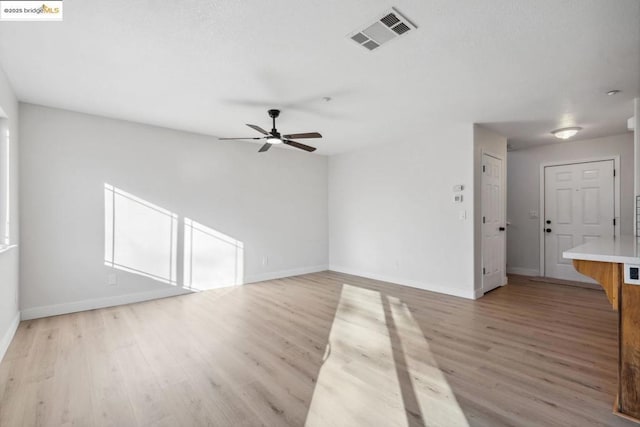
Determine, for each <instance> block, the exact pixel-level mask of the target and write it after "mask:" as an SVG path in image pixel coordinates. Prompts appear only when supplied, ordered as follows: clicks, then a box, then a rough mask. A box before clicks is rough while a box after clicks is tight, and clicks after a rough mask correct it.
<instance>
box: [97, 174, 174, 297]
mask: <svg viewBox="0 0 640 427" xmlns="http://www.w3.org/2000/svg"><path fill="white" fill-rule="evenodd" d="M104 202H105V250H104V259H105V265H107V266H109V267H113V268H117V269H120V270H125V271H129V272H132V273H135V274H139V275H143V276H147V277H150V278H152V279H155V280H159V281H162V282H165V283H169V284H171V285H176V284H177V272H176V259H177V251H176V249H177V231H178V216H177V215H176V214H174V213H172V212H170V211H168V210H166V209H163V208H161V207H159V206H156V205H154V204H152V203H149V202H147V201H146V200H143V199H141V198H139V197H136V196H134V195H133V194H130V193H127V192H125V191H122V190H120V189H119V188H116V187H114V186H112V185H109V184H105V185H104Z"/></svg>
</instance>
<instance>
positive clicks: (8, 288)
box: [0, 69, 20, 360]
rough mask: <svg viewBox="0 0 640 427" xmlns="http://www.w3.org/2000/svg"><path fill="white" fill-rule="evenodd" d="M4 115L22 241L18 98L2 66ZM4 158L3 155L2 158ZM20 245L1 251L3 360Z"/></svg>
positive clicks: (11, 327)
mask: <svg viewBox="0 0 640 427" xmlns="http://www.w3.org/2000/svg"><path fill="white" fill-rule="evenodd" d="M0 116H2V117H6V120H7V121H6V123H8V127H9V132H10V134H11V149H10V152H11V156H10V157H11V158H10V183H11V191H10V209H11V212H10V215H11V227H10V235H11V244H12V245H16V244H17V243H18V102H17V100H16V97H15V95H14V94H13V90H12V89H11V86H10V84H9V82H8V80H7V78H6V76H5V74H4V71H2V70H1V69H0ZM0 161H1V159H0ZM18 257H19V252H18V248H15V247H14V248H11V249H7V250H3V251H2V252H1V253H0V360H1V359H2V356H3V355H4V353H5V351H6V349H7V347H8V346H9V343H10V341H11V338H12V337H13V334H14V332H15V329H16V328H17V326H18V322H19V321H20V316H19V312H18V295H19V289H18V271H19V267H18V261H19V260H18Z"/></svg>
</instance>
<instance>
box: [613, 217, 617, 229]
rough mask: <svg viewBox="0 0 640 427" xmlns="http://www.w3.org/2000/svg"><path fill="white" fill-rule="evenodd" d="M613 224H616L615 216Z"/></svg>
mask: <svg viewBox="0 0 640 427" xmlns="http://www.w3.org/2000/svg"><path fill="white" fill-rule="evenodd" d="M613 226H614V227H615V226H616V219H615V218H613Z"/></svg>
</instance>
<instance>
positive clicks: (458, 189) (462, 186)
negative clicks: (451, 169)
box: [453, 185, 464, 193]
mask: <svg viewBox="0 0 640 427" xmlns="http://www.w3.org/2000/svg"><path fill="white" fill-rule="evenodd" d="M462 190H464V185H454V186H453V192H454V193H455V192H458V191H462Z"/></svg>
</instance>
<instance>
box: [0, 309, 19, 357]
mask: <svg viewBox="0 0 640 427" xmlns="http://www.w3.org/2000/svg"><path fill="white" fill-rule="evenodd" d="M19 325H20V312H19V311H18V312H17V313H16V315H15V316H14V317H13V320H12V321H11V324H10V325H9V329H7V331H6V332H5V333H4V335H3V336H2V339H1V340H0V362H2V359H3V358H4V355H5V354H6V353H7V350H8V349H9V345H10V344H11V340H13V337H14V335H15V334H16V331H17V330H18V326H19Z"/></svg>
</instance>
